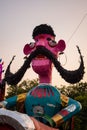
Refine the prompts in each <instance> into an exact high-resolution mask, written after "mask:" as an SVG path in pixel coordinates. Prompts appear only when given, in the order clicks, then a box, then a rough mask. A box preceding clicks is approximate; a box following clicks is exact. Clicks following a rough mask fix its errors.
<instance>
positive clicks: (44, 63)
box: [5, 24, 85, 85]
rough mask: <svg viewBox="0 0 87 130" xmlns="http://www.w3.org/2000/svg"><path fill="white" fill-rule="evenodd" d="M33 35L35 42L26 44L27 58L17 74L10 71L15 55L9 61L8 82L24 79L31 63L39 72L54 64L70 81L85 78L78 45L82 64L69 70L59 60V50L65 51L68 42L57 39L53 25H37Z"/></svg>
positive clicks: (45, 70) (75, 81)
mask: <svg viewBox="0 0 87 130" xmlns="http://www.w3.org/2000/svg"><path fill="white" fill-rule="evenodd" d="M32 36H33V39H34V42H31V43H30V44H26V45H25V46H24V49H23V52H24V54H25V55H26V60H25V61H24V64H23V65H22V66H21V68H20V69H19V70H18V71H17V72H16V73H15V74H13V73H12V72H10V66H11V63H12V61H13V59H14V57H13V59H12V60H11V62H10V63H9V65H8V67H7V70H6V73H5V80H6V81H7V83H8V84H11V85H15V84H17V83H18V82H19V81H20V80H21V79H22V77H23V76H24V73H25V72H26V70H27V69H28V68H29V67H30V64H31V63H32V67H33V70H34V71H35V72H36V73H38V74H41V73H43V72H44V73H43V74H45V73H47V72H49V70H51V69H52V64H54V66H55V68H56V69H57V71H58V72H59V73H60V75H61V77H62V78H63V79H64V80H65V81H67V82H69V83H77V82H79V81H80V80H81V79H82V78H83V75H84V68H85V67H84V61H83V56H82V55H81V51H80V49H79V47H78V46H77V49H78V53H79V55H80V60H81V62H80V66H79V67H78V68H77V69H76V70H67V69H65V68H63V67H62V65H61V63H60V62H59V61H58V60H57V57H58V54H59V52H62V51H64V49H65V47H66V44H65V42H64V40H59V41H58V42H56V41H55V37H56V35H55V34H54V31H53V29H52V27H51V26H49V25H47V24H41V25H38V26H36V27H35V28H34V30H33V33H32Z"/></svg>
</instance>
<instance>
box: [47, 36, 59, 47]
mask: <svg viewBox="0 0 87 130" xmlns="http://www.w3.org/2000/svg"><path fill="white" fill-rule="evenodd" d="M47 40H48V42H49V45H50V46H51V47H54V46H56V44H57V43H56V41H54V40H52V39H50V38H47Z"/></svg>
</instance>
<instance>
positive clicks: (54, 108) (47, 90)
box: [25, 85, 62, 117]
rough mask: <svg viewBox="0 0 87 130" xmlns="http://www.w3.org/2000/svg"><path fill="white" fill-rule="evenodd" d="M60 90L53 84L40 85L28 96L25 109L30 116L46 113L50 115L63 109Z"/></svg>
mask: <svg viewBox="0 0 87 130" xmlns="http://www.w3.org/2000/svg"><path fill="white" fill-rule="evenodd" d="M60 102H61V101H60V93H59V91H58V90H57V89H56V88H54V87H53V86H51V85H39V86H37V87H36V88H34V89H32V90H31V91H30V92H29V93H28V94H27V97H26V101H25V109H26V113H27V114H28V115H30V116H38V114H39V113H40V114H46V115H48V116H50V117H52V116H53V115H55V114H56V113H57V112H58V111H60V110H61V107H62V106H61V103H60Z"/></svg>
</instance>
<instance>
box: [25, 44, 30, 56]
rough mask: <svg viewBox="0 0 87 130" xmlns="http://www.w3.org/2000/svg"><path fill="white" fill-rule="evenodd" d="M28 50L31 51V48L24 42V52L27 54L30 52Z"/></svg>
mask: <svg viewBox="0 0 87 130" xmlns="http://www.w3.org/2000/svg"><path fill="white" fill-rule="evenodd" d="M30 51H31V48H30V46H29V44H26V45H25V46H24V49H23V52H24V54H25V55H28V54H29V53H30Z"/></svg>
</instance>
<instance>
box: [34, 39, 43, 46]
mask: <svg viewBox="0 0 87 130" xmlns="http://www.w3.org/2000/svg"><path fill="white" fill-rule="evenodd" d="M38 46H45V41H44V40H39V41H37V42H36V47H38Z"/></svg>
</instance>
